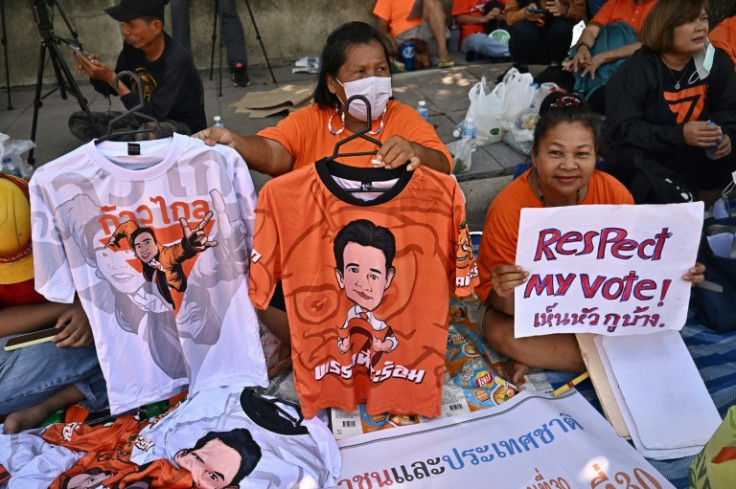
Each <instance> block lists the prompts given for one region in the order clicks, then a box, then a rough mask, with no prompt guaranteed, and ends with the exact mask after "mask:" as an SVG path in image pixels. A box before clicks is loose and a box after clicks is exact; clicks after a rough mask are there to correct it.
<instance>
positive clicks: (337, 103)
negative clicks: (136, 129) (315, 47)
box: [194, 22, 452, 176]
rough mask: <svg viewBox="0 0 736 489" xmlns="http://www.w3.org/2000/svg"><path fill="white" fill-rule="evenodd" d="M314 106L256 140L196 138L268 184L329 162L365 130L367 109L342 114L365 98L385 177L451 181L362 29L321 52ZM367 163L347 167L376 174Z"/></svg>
mask: <svg viewBox="0 0 736 489" xmlns="http://www.w3.org/2000/svg"><path fill="white" fill-rule="evenodd" d="M321 60H322V66H321V68H320V73H319V77H318V80H317V87H316V88H315V89H314V104H313V105H311V106H309V107H305V108H303V109H300V110H298V111H296V112H294V113H292V114H290V115H289V116H288V117H286V118H285V119H283V120H282V121H281V122H279V124H278V125H277V126H276V127H270V128H267V129H264V130H263V131H261V132H259V133H258V134H257V135H253V136H241V135H238V134H235V133H234V132H232V131H229V130H227V129H219V128H209V129H205V130H204V131H200V132H199V133H197V134H195V135H194V137H197V138H199V139H204V141H205V142H206V143H207V144H215V143H221V144H226V145H228V146H230V147H232V148H235V150H237V151H238V153H240V154H241V155H242V156H243V159H245V161H246V163H248V167H249V168H251V169H253V170H256V171H258V172H261V173H266V174H269V175H271V176H277V175H281V174H283V173H286V172H289V171H291V170H294V169H296V168H299V167H301V166H305V165H311V164H312V163H314V162H316V161H319V160H321V159H322V158H324V157H326V156H329V155H331V154H332V152H333V149H334V147H335V143H337V142H338V141H340V140H342V139H345V138H346V137H348V136H350V135H351V134H353V133H355V132H358V131H360V130H362V129H364V128H365V127H366V121H367V115H366V110H365V104H363V103H361V102H356V103H354V104H351V105H350V108H349V111H345V101H346V100H347V99H348V98H349V97H351V96H352V95H356V94H360V95H364V96H366V98H367V99H368V101H369V103H370V104H371V119H372V128H371V131H370V132H369V133H368V134H369V135H370V136H371V137H373V138H375V139H378V140H379V141H381V143H382V144H383V145H382V146H381V148H380V149H379V150H378V156H377V158H378V159H379V160H380V161H381V165H382V166H384V167H385V168H387V169H391V168H396V167H399V166H401V165H404V164H407V163H408V164H409V169H410V170H413V169H414V168H416V167H417V166H418V165H420V164H422V165H426V166H429V167H431V168H434V169H435V170H439V171H442V172H444V173H449V172H450V170H451V169H452V157H451V156H450V153H449V152H448V151H447V148H445V145H444V144H443V143H442V141H440V139H439V137H438V136H437V133H436V132H435V130H434V128H433V127H432V126H431V125H430V124H429V123H428V122H427V121H425V120H424V119H423V118H422V117H421V116H420V115H419V113H418V112H417V111H416V110H414V109H413V108H412V107H409V106H407V105H404V104H401V103H399V102H397V101H395V100H389V98H390V97H391V93H392V92H391V73H390V71H389V54H388V51H387V49H386V46H385V45H384V44H383V43H382V41H381V36H380V35H379V33H378V31H376V29H375V28H373V27H372V26H370V25H368V24H366V23H364V22H348V23H347V24H344V25H342V26H340V27H338V28H337V29H336V30H335V31H334V32H333V33H332V34H330V36H329V37H328V38H327V43H326V44H325V47H324V49H323V51H322V57H321ZM340 149H341V151H343V152H358V151H371V150H374V149H376V147H375V145H373V144H372V143H370V142H369V141H366V140H363V139H356V140H353V141H351V142H349V143H348V144H346V145H344V146H342V147H341V148H340ZM371 159H372V157H371V156H367V157H363V158H349V159H345V161H344V163H346V164H349V165H355V166H367V167H372V166H374V165H373V163H372V162H371Z"/></svg>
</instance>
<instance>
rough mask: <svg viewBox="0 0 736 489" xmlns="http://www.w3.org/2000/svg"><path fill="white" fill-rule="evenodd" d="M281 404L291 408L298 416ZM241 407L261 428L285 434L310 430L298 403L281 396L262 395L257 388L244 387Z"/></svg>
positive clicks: (241, 395)
mask: <svg viewBox="0 0 736 489" xmlns="http://www.w3.org/2000/svg"><path fill="white" fill-rule="evenodd" d="M280 405H284V406H288V407H289V408H291V409H292V410H293V411H294V412H295V413H296V415H297V417H294V416H293V415H292V413H290V412H289V411H288V410H286V409H285V408H284V407H281V406H280ZM240 407H242V408H243V412H244V413H245V414H247V415H248V417H249V418H250V419H251V420H252V421H253V422H254V423H256V424H257V425H259V426H260V427H261V428H265V429H267V430H270V431H274V432H276V433H281V434H283V435H300V434H306V433H308V432H309V431H308V429H307V427H306V426H303V425H302V421H304V416H303V415H302V410H301V408H300V406H299V405H298V404H296V403H294V402H291V401H289V400H286V399H282V398H280V397H273V396H265V395H262V394H261V393H260V390H259V389H257V388H254V387H246V388H245V389H243V392H242V393H241V394H240Z"/></svg>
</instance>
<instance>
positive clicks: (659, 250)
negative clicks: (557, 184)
mask: <svg viewBox="0 0 736 489" xmlns="http://www.w3.org/2000/svg"><path fill="white" fill-rule="evenodd" d="M702 227H703V203H702V202H693V203H687V204H669V205H636V206H634V205H619V206H617V205H584V206H583V205H581V206H569V207H549V208H543V209H522V211H521V222H520V225H519V241H518V245H517V248H516V264H518V265H520V266H521V267H523V268H524V270H526V271H527V272H529V278H528V280H527V281H526V282H525V283H524V284H522V285H519V286H518V287H516V289H515V290H514V300H515V318H514V330H515V335H516V337H517V338H521V337H525V336H539V335H546V334H554V333H597V334H604V335H627V334H642V333H653V332H656V331H660V330H663V329H674V330H678V331H679V330H680V329H682V327H683V326H684V325H685V318H686V315H687V307H688V303H689V300H690V282H688V281H685V280H683V279H682V276H683V275H685V274H686V273H687V272H688V270H689V269H690V268H692V267H693V266H694V265H695V259H696V256H697V252H698V243H699V242H700V235H701V230H702Z"/></svg>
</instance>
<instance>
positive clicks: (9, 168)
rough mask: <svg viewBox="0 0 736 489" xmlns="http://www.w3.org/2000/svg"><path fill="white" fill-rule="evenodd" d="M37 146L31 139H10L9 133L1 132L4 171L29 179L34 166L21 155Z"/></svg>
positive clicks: (0, 158) (1, 155) (1, 160)
mask: <svg viewBox="0 0 736 489" xmlns="http://www.w3.org/2000/svg"><path fill="white" fill-rule="evenodd" d="M35 147H36V143H34V142H33V141H31V140H30V139H10V136H8V135H7V134H3V133H0V162H1V163H2V170H1V171H2V172H3V173H5V174H7V175H14V176H16V177H20V178H25V179H28V178H30V177H31V174H32V173H33V167H32V166H31V165H29V164H28V163H26V162H25V161H24V159H23V158H22V157H21V155H22V154H23V153H25V152H26V151H29V150H31V149H33V148H35Z"/></svg>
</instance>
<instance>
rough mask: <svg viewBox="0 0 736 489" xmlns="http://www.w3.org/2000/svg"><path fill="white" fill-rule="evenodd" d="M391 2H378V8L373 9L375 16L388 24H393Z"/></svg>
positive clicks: (381, 0)
mask: <svg viewBox="0 0 736 489" xmlns="http://www.w3.org/2000/svg"><path fill="white" fill-rule="evenodd" d="M390 3H391V2H390V1H387V0H378V1H377V2H376V6H375V7H373V15H375V16H376V17H379V18H381V19H383V20H385V21H386V22H391V6H390Z"/></svg>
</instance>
